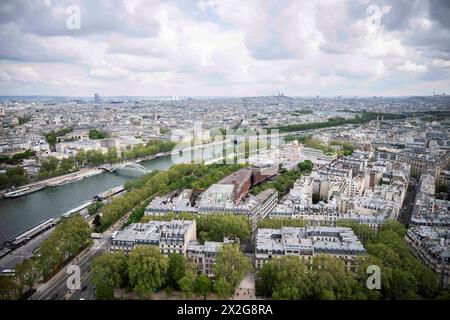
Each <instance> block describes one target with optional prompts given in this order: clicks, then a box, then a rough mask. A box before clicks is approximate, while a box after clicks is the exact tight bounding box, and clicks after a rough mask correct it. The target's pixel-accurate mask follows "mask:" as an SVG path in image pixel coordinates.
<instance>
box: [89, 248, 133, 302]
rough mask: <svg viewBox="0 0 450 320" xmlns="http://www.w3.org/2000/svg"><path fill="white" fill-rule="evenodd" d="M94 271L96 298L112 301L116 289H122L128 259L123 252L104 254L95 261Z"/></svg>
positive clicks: (93, 279)
mask: <svg viewBox="0 0 450 320" xmlns="http://www.w3.org/2000/svg"><path fill="white" fill-rule="evenodd" d="M92 270H93V272H94V276H93V278H92V281H93V283H94V284H95V291H96V292H95V293H96V294H95V296H96V298H97V299H112V298H113V293H114V288H118V287H120V286H121V284H122V283H123V281H124V279H125V278H126V275H127V263H126V257H125V255H124V254H123V253H122V252H115V253H111V252H104V253H103V254H102V255H101V256H99V257H97V258H96V259H95V261H94V263H93V268H92Z"/></svg>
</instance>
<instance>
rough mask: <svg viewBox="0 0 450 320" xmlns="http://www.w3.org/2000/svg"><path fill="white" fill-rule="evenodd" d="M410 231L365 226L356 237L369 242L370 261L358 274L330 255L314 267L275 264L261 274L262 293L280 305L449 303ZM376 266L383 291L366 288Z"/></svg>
mask: <svg viewBox="0 0 450 320" xmlns="http://www.w3.org/2000/svg"><path fill="white" fill-rule="evenodd" d="M343 225H345V223H343ZM347 225H349V226H351V227H356V224H352V223H349V224H347ZM405 231H406V229H405V227H404V226H403V225H401V224H400V223H398V222H389V223H387V224H385V225H383V226H382V227H380V230H379V232H378V233H375V232H373V230H372V229H371V228H370V227H369V226H361V225H359V226H358V228H355V229H354V232H355V233H356V234H357V235H358V237H361V238H362V239H363V240H364V242H365V247H366V250H367V257H366V258H360V259H358V260H357V262H356V264H355V267H354V268H353V269H351V268H350V269H349V268H346V266H345V264H344V262H343V261H342V260H341V259H339V258H337V257H333V256H328V255H317V256H314V258H313V259H312V261H308V260H306V259H301V258H299V257H283V258H280V259H273V260H271V261H270V262H268V263H267V264H265V265H263V267H262V268H261V270H260V271H259V273H258V281H257V292H258V294H260V295H263V296H271V297H273V298H275V299H394V300H397V299H399V300H401V299H449V298H450V293H449V292H448V291H446V290H444V289H443V288H442V286H441V285H440V283H439V281H438V276H437V274H436V273H434V272H433V271H432V270H431V269H430V268H428V267H427V266H425V265H423V264H422V263H421V262H420V261H418V260H417V259H416V258H415V257H414V256H413V255H412V253H411V251H410V250H409V248H408V247H407V245H406V242H405V241H404V235H405ZM370 265H376V266H379V267H380V270H381V290H369V289H368V288H367V286H366V280H367V277H368V274H367V273H366V270H367V267H368V266H370Z"/></svg>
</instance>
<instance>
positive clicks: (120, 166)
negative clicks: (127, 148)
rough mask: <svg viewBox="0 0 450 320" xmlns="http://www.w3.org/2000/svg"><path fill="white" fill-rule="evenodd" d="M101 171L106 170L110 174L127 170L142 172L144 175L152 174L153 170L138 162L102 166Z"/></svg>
mask: <svg viewBox="0 0 450 320" xmlns="http://www.w3.org/2000/svg"><path fill="white" fill-rule="evenodd" d="M100 169H102V170H106V171H109V172H114V171H119V170H126V171H136V172H141V173H143V174H147V173H150V172H151V170H149V169H147V168H146V167H144V166H143V165H141V164H139V163H136V162H120V163H115V164H112V165H110V164H108V165H102V166H100Z"/></svg>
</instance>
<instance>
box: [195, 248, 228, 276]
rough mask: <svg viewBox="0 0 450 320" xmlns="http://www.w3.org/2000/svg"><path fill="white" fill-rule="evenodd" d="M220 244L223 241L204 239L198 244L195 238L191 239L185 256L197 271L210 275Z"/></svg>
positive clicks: (212, 274)
mask: <svg viewBox="0 0 450 320" xmlns="http://www.w3.org/2000/svg"><path fill="white" fill-rule="evenodd" d="M222 246H223V242H215V241H205V243H204V244H200V243H198V241H196V240H191V241H190V242H189V245H188V249H187V258H188V260H189V261H191V262H192V263H193V264H194V266H195V268H196V270H197V272H202V273H204V274H206V275H207V276H210V277H212V276H214V272H213V268H214V264H215V263H216V256H217V253H218V252H219V250H220V249H221V248H222Z"/></svg>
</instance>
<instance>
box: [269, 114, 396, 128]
mask: <svg viewBox="0 0 450 320" xmlns="http://www.w3.org/2000/svg"><path fill="white" fill-rule="evenodd" d="M377 117H380V118H381V117H384V120H394V119H402V118H403V115H401V114H397V113H376V112H362V113H361V114H359V115H356V116H355V118H352V119H344V118H340V117H336V118H330V119H328V121H325V122H311V123H300V124H290V125H287V126H281V127H275V128H272V129H278V130H279V131H280V132H293V131H303V130H310V129H319V128H329V127H336V126H341V125H344V124H362V123H366V122H369V121H372V120H376V119H377Z"/></svg>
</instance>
